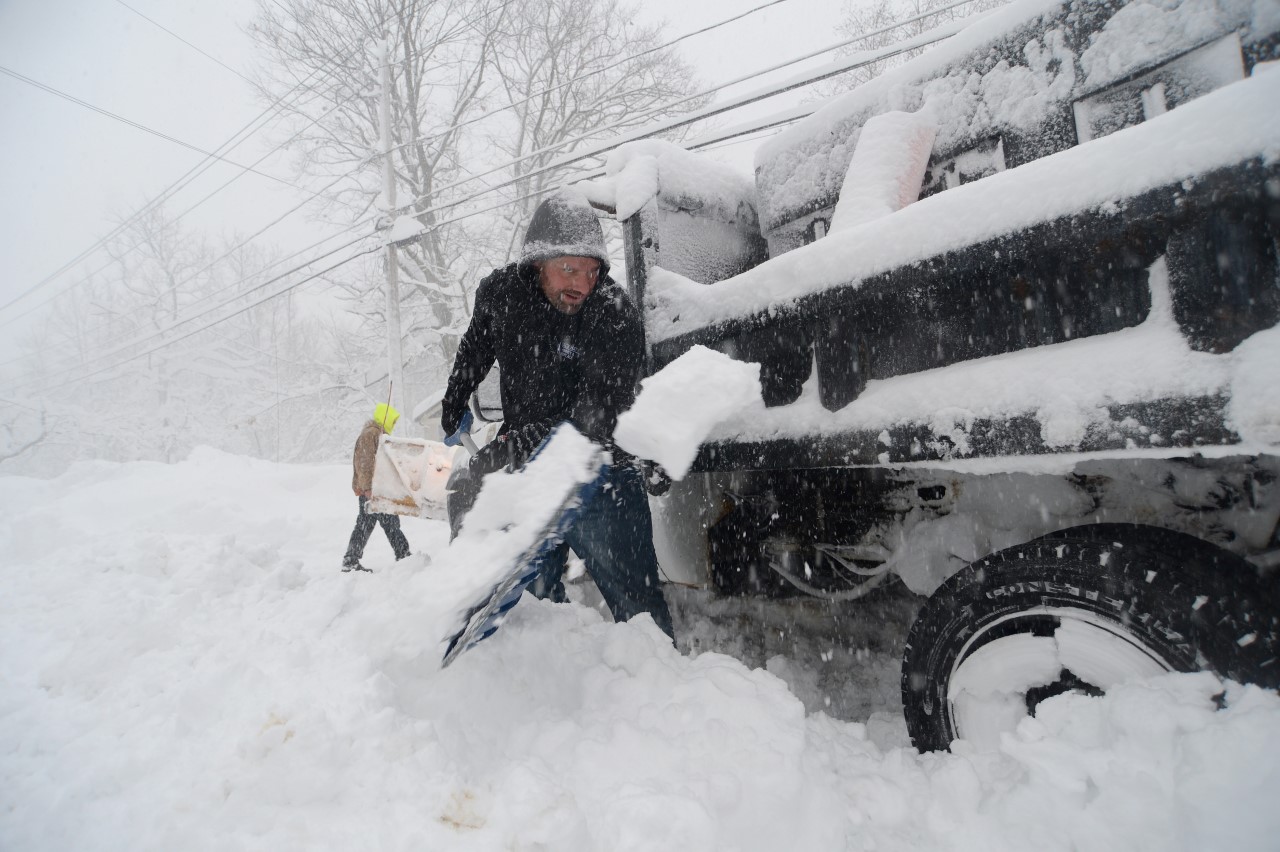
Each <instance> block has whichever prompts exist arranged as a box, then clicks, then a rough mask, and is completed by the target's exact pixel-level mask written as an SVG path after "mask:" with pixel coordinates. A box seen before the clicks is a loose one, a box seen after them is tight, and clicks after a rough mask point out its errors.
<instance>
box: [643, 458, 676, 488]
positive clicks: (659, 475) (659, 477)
mask: <svg viewBox="0 0 1280 852" xmlns="http://www.w3.org/2000/svg"><path fill="white" fill-rule="evenodd" d="M640 475H641V476H643V477H644V490H645V491H647V492H649V496H650V497H661V496H662V495H664V494H666V493H667V492H668V491H670V490H671V475H670V474H669V473H667V472H666V470H665V469H663V467H662V465H660V464H658V463H657V462H655V461H649V460H647V459H644V460H641V461H640Z"/></svg>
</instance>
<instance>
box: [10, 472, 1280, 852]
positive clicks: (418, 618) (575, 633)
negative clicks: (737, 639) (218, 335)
mask: <svg viewBox="0 0 1280 852" xmlns="http://www.w3.org/2000/svg"><path fill="white" fill-rule="evenodd" d="M347 479H348V474H347V471H346V468H345V466H328V467H321V466H284V465H274V464H270V463H266V462H259V461H250V460H247V459H243V458H238V457H234V456H227V455H223V454H219V453H214V452H211V451H200V452H197V453H196V454H194V456H193V457H192V458H191V459H190V460H189V461H187V462H184V463H182V464H178V465H172V466H162V465H154V464H131V465H106V464H91V465H79V466H77V467H75V468H74V469H73V470H72V471H70V472H69V473H68V474H66V475H65V476H63V477H61V478H59V479H57V480H52V481H37V480H30V479H23V478H17V477H7V478H0V553H2V554H3V557H0V582H2V583H3V588H4V594H3V596H0V679H2V681H3V683H4V689H3V690H0V790H3V791H4V792H3V799H2V800H0V801H2V802H3V806H2V807H0V848H4V849H65V850H78V851H79V850H93V849H112V850H114V849H121V848H130V849H157V850H159V849H165V850H171V849H184V850H198V849H218V850H226V849H272V850H278V849H349V848H365V849H367V848H378V849H495V850H496V849H503V850H508V849H517V850H535V849H555V850H624V849H625V850H641V849H654V850H658V849H662V850H672V849H688V850H709V849H736V850H755V849H759V850H775V849H784V848H785V849H805V850H828V849H829V850H843V849H870V848H875V849H880V850H892V849H903V850H906V849H911V850H930V849H952V848H974V849H979V848H980V849H984V850H990V849H995V850H999V849H1010V850H1014V849H1019V850H1021V849H1027V848H1037V849H1069V848H1075V849H1098V850H1101V849H1107V850H1116V849H1180V848H1181V849H1207V848H1228V849H1233V850H1248V849H1266V848H1270V847H1271V845H1272V843H1273V840H1274V838H1275V837H1276V836H1277V832H1278V831H1280V812H1277V810H1276V809H1275V808H1274V805H1273V803H1274V801H1275V798H1276V796H1277V794H1278V793H1280V698H1277V697H1276V696H1275V695H1273V694H1270V693H1263V692H1261V691H1258V690H1255V689H1246V688H1241V687H1236V686H1229V687H1228V688H1227V693H1226V695H1227V703H1226V708H1225V709H1221V710H1219V709H1218V708H1217V706H1216V705H1215V703H1214V700H1213V696H1214V695H1215V694H1216V693H1217V692H1218V691H1219V690H1220V689H1221V685H1220V684H1219V683H1218V682H1217V681H1216V680H1215V679H1213V678H1212V677H1208V676H1166V677H1163V678H1159V679H1156V680H1153V681H1150V682H1147V683H1140V684H1134V685H1130V686H1127V687H1122V688H1118V689H1116V690H1114V691H1113V692H1112V693H1111V694H1109V695H1108V696H1106V697H1104V698H1097V699H1093V698H1083V697H1075V696H1065V697H1060V698H1058V699H1053V700H1051V701H1049V702H1046V703H1045V704H1044V705H1042V707H1041V712H1040V715H1039V718H1038V719H1037V720H1032V721H1029V722H1028V723H1026V724H1024V725H1023V727H1022V728H1021V729H1019V731H1018V733H1017V735H1016V736H1015V737H1011V738H1009V739H1008V740H1006V742H1005V744H1004V747H1003V749H1002V750H1001V751H999V752H995V753H989V754H971V753H965V750H964V748H963V747H960V748H958V749H957V753H956V754H934V755H925V756H921V755H918V754H916V753H914V752H912V751H910V750H902V749H893V748H882V747H881V746H880V745H877V743H876V742H875V741H874V738H871V737H869V736H868V730H867V727H866V726H864V725H862V724H857V723H845V722H838V721H835V720H832V719H830V718H828V717H826V716H824V715H822V714H815V715H810V716H806V715H805V713H804V709H803V707H802V705H801V704H800V702H799V701H798V700H797V699H796V698H795V697H794V696H793V695H792V694H791V693H790V692H789V691H788V690H787V688H786V687H785V685H784V683H783V682H782V681H781V680H780V679H778V678H777V677H774V676H773V675H771V674H769V673H767V672H765V671H761V670H749V669H747V668H745V667H744V666H742V665H741V664H740V663H738V662H737V661H735V660H733V659H732V658H729V657H727V656H723V655H720V654H715V653H704V654H701V655H699V656H696V657H693V658H690V657H686V656H682V655H680V654H678V653H676V652H675V651H674V650H673V649H671V648H670V646H669V644H668V643H667V642H666V640H665V638H664V637H663V636H662V635H661V633H659V632H658V631H657V629H656V628H655V627H654V626H653V625H652V623H651V622H649V621H648V620H646V619H640V620H637V621H636V622H634V623H632V624H627V625H611V624H605V623H603V622H602V621H601V619H600V618H599V616H598V615H597V614H596V613H595V612H594V611H593V610H590V609H587V608H585V607H582V606H577V605H563V606H556V605H551V604H545V603H542V602H537V601H526V602H525V603H523V604H522V605H521V606H520V607H518V608H517V609H516V610H515V612H514V615H513V618H512V619H511V621H510V622H509V624H508V626H507V627H506V628H504V629H503V630H502V631H499V633H498V634H497V635H496V636H495V637H494V638H493V639H491V640H489V641H487V642H485V643H484V644H482V645H481V646H479V647H478V648H476V649H475V650H473V651H472V652H470V653H468V654H467V655H466V656H465V657H464V658H462V659H461V660H460V661H459V662H458V664H457V665H455V666H453V667H451V668H450V669H448V670H446V671H443V672H439V671H436V669H435V662H434V660H429V659H427V658H425V657H420V656H419V655H421V654H424V653H434V649H433V648H431V647H429V644H430V643H429V642H428V641H427V640H428V637H431V636H432V635H433V629H434V627H435V625H432V624H430V623H427V621H428V618H429V612H430V609H431V608H430V606H427V605H425V603H424V601H423V600H422V596H424V595H428V594H430V573H431V570H432V568H431V566H430V564H428V563H427V560H426V558H425V557H424V556H421V555H416V556H414V557H412V558H410V559H408V560H405V561H403V562H400V563H393V562H392V561H391V558H390V553H389V550H388V548H387V546H386V544H385V541H383V540H382V539H381V533H375V539H374V542H373V545H372V546H371V548H370V551H369V554H368V557H367V561H368V564H370V565H371V566H372V567H374V568H375V569H377V572H376V573H374V574H372V575H351V574H345V575H344V574H341V573H339V572H338V570H337V565H338V561H339V556H340V554H341V551H342V547H343V545H344V544H345V537H346V534H347V532H348V530H349V525H350V521H351V517H350V515H351V511H352V510H353V508H354V504H355V501H354V500H353V499H352V498H351V497H350V496H349V492H348V491H347ZM406 529H407V533H408V535H409V537H410V541H411V543H412V544H413V546H414V548H415V551H417V552H421V551H423V550H432V549H438V548H440V547H442V546H443V545H444V542H445V540H446V538H447V532H446V530H445V529H444V525H443V524H439V523H433V522H425V521H423V522H417V521H410V522H408V523H407V525H406ZM415 622H416V624H417V625H418V627H419V628H420V629H413V627H414V625H415ZM417 637H422V638H421V639H420V640H419V638H417Z"/></svg>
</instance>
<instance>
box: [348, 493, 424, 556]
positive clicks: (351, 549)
mask: <svg viewBox="0 0 1280 852" xmlns="http://www.w3.org/2000/svg"><path fill="white" fill-rule="evenodd" d="M368 503H369V501H368V500H367V499H365V498H364V497H361V498H360V514H358V515H356V528H355V529H353V530H352V531H351V541H349V542H347V555H346V558H345V560H344V561H347V562H353V561H357V560H359V559H360V557H361V556H364V546H365V545H366V544H368V543H369V536H370V535H372V534H373V528H374V526H375V525H376V524H382V531H383V532H385V533H386V534H387V541H389V542H391V549H392V550H393V551H395V554H396V559H404V558H405V557H406V556H408V555H409V540H408V539H406V538H405V537H404V533H402V532H400V519H399V518H398V517H396V516H395V515H381V514H370V513H369V512H367V511H365V509H366V508H367V507H368Z"/></svg>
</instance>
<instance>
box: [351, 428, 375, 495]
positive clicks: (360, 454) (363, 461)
mask: <svg viewBox="0 0 1280 852" xmlns="http://www.w3.org/2000/svg"><path fill="white" fill-rule="evenodd" d="M381 436H382V427H381V426H379V425H378V424H377V423H375V422H373V421H372V420H370V421H369V422H368V423H366V424H364V428H363V429H361V430H360V437H359V438H356V449H355V452H354V453H352V456H351V490H352V491H354V492H355V493H356V494H357V495H359V494H368V493H369V492H370V491H372V490H373V463H374V458H375V457H376V456H377V455H378V439H379V438H380V437H381Z"/></svg>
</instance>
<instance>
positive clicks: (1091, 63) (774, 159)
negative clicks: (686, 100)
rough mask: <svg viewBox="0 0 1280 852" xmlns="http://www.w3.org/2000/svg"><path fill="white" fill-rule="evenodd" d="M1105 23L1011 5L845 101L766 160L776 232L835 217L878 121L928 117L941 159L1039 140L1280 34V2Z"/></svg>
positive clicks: (1082, 13) (1087, 9) (1051, 5)
mask: <svg viewBox="0 0 1280 852" xmlns="http://www.w3.org/2000/svg"><path fill="white" fill-rule="evenodd" d="M1105 12H1106V8H1105V7H1104V6H1103V5H1102V4H1098V3H1096V2H1070V1H1069V0H1021V2H1015V3H1011V4H1010V5H1008V6H1005V7H1003V8H1000V9H997V10H995V11H993V12H990V13H985V14H982V15H979V16H975V17H974V20H973V23H970V24H968V25H967V26H966V27H965V28H964V29H963V30H961V31H960V32H959V33H958V34H956V35H955V36H952V37H951V38H949V39H947V40H946V41H944V42H942V43H941V44H939V45H937V46H936V47H933V48H932V49H930V50H929V51H927V52H926V53H924V54H923V55H921V56H919V57H916V58H915V59H913V60H912V61H911V62H908V63H906V64H905V65H903V66H901V67H899V68H896V69H892V70H890V71H887V72H885V73H884V74H881V75H880V76H878V77H876V78H875V79H873V80H871V81H870V82H868V83H866V84H864V85H862V86H859V87H858V88H857V89H855V90H853V91H851V92H849V93H847V94H845V95H842V96H840V97H837V98H834V99H833V100H832V101H831V102H829V103H828V104H826V105H825V106H823V107H822V108H821V109H819V110H818V111H817V112H815V113H814V114H813V115H811V116H809V117H808V118H807V119H805V120H804V121H801V122H799V123H797V124H796V125H794V126H793V127H791V128H789V129H787V130H784V131H783V132H781V133H779V134H778V135H777V136H775V137H773V138H772V139H770V140H769V141H767V142H765V143H763V144H762V145H761V146H760V147H759V148H758V149H757V151H756V179H757V184H758V186H759V194H760V219H761V221H762V222H764V223H765V225H766V227H767V228H772V227H776V226H777V225H779V224H781V223H783V222H785V221H788V220H790V219H791V218H794V217H795V216H796V215H798V214H800V213H803V212H807V211H810V210H814V209H820V208H822V207H825V206H827V203H828V201H829V200H830V199H833V198H834V197H835V195H836V194H837V193H838V192H839V189H840V184H841V181H842V178H843V175H844V172H845V169H846V168H847V166H848V164H849V160H850V157H851V155H852V153H853V149H854V146H855V145H856V144H857V140H858V133H859V128H860V127H861V126H862V124H863V123H864V122H865V121H866V120H867V119H868V118H870V117H871V116H873V115H876V114H879V113H883V112H887V111H891V110H892V111H903V112H918V111H926V112H928V113H930V114H931V115H932V116H933V117H934V119H935V120H936V121H937V123H938V135H937V140H936V144H935V150H936V151H938V152H948V151H954V150H957V149H958V148H960V147H962V146H963V145H966V144H972V143H974V142H976V141H978V140H980V139H981V138H983V137H987V136H991V135H993V134H1002V133H1010V132H1012V133H1028V134H1033V133H1034V131H1035V130H1036V129H1037V128H1038V127H1040V126H1042V125H1043V124H1044V123H1045V122H1046V120H1048V119H1049V118H1050V116H1051V113H1052V112H1053V111H1055V110H1059V109H1061V108H1062V107H1063V106H1064V105H1065V104H1067V103H1069V101H1070V100H1071V99H1072V98H1074V97H1078V96H1079V95H1081V94H1085V93H1089V92H1093V91H1097V90H1098V89H1101V88H1103V87H1105V86H1107V85H1109V84H1111V83H1113V82H1116V81H1119V80H1122V79H1124V78H1125V77H1126V76H1127V75H1129V74H1132V73H1133V72H1135V71H1138V70H1140V69H1143V68H1147V67H1150V66H1152V65H1154V64H1157V63H1159V62H1162V61H1164V60H1167V59H1170V58H1172V57H1173V56H1174V55H1177V54H1179V53H1182V52H1184V51H1186V50H1188V49H1189V48H1193V47H1197V46H1200V45H1204V44H1206V43H1208V42H1210V41H1212V40H1213V39H1215V38H1219V37H1222V36H1225V35H1227V34H1230V33H1236V34H1238V35H1239V37H1240V40H1241V43H1243V44H1246V45H1247V44H1250V43H1252V42H1253V41H1256V40H1258V39H1261V38H1263V37H1266V36H1270V35H1272V34H1274V33H1275V32H1276V31H1277V30H1280V3H1275V2H1270V0H1150V1H1149V2H1133V3H1129V4H1127V5H1125V6H1124V7H1123V8H1121V9H1119V10H1118V11H1117V12H1116V13H1115V14H1114V15H1112V16H1111V17H1110V18H1109V19H1107V20H1105V21H1097V18H1098V17H1099V16H1100V15H1102V14H1105ZM1099 23H1100V24H1101V26H1100V28H1096V29H1093V28H1095V27H1097V24H1099ZM1085 37H1087V40H1088V43H1087V44H1077V43H1075V42H1077V41H1080V40H1083V39H1084V38H1085ZM1010 58H1012V59H1013V61H1009V60H1010Z"/></svg>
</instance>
